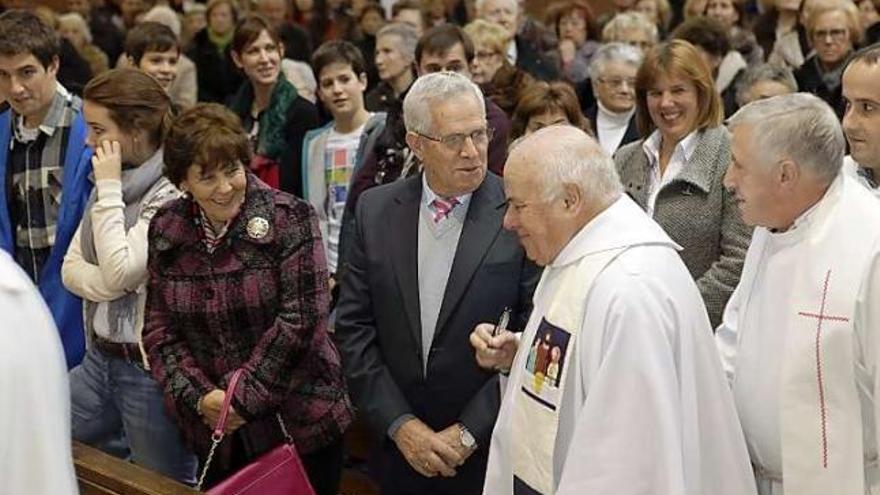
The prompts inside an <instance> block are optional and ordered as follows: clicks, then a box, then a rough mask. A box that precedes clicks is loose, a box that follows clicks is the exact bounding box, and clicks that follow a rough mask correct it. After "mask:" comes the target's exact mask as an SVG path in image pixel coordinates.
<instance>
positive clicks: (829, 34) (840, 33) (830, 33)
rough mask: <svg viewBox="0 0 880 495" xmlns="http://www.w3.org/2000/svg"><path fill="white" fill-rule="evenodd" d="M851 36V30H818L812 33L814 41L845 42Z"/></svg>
mask: <svg viewBox="0 0 880 495" xmlns="http://www.w3.org/2000/svg"><path fill="white" fill-rule="evenodd" d="M847 36H849V28H837V29H818V30H815V31H813V32H812V33H810V37H811V38H813V40H814V41H825V40H827V39H831V41H844V40H845V39H846V38H847Z"/></svg>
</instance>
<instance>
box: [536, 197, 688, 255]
mask: <svg viewBox="0 0 880 495" xmlns="http://www.w3.org/2000/svg"><path fill="white" fill-rule="evenodd" d="M639 244H664V245H667V246H669V247H672V248H673V249H676V250H680V249H681V248H680V247H679V246H678V245H677V244H676V243H675V242H674V241H673V240H672V239H670V238H669V235H668V234H666V232H664V231H663V229H662V228H661V227H660V226H659V225H657V223H656V222H654V221H653V220H651V219H650V218H649V217H648V215H647V214H645V212H644V210H642V209H641V208H640V207H639V205H637V204H636V203H635V201H633V200H632V199H630V197H629V196H627V195H626V194H621V196H620V197H619V198H617V200H616V201H615V202H614V203H612V204H611V206H609V207H608V208H605V210H603V211H602V212H601V213H599V214H598V215H596V216H595V217H593V219H592V220H590V221H589V222H588V223H587V224H586V225H584V226H583V227H581V230H579V231H578V232H577V234H575V235H574V237H572V238H571V240H569V241H568V244H566V245H565V247H564V248H562V251H560V252H559V254H557V255H556V258H554V259H553V261H552V262H550V265H549V266H550V267H552V268H558V267H562V266H565V265H568V264H570V263H574V262H576V261H577V260H579V259H581V258H583V257H584V256H587V255H590V254H594V253H598V252H600V251H607V250H609V249H617V248H621V247H628V246H635V245H639Z"/></svg>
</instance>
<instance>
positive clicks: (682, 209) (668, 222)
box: [614, 126, 752, 328]
mask: <svg viewBox="0 0 880 495" xmlns="http://www.w3.org/2000/svg"><path fill="white" fill-rule="evenodd" d="M697 139H698V141H697V143H696V146H695V148H694V152H693V155H691V158H690V160H688V162H687V163H685V164H684V166H683V167H682V169H681V171H680V172H679V174H678V176H677V177H676V179H675V180H673V181H672V182H671V183H669V184H667V185H666V186H664V187H663V189H661V190H660V193H659V194H658V195H657V201H656V204H655V207H654V220H655V221H656V222H657V223H659V224H660V226H661V227H663V230H665V231H666V233H667V234H669V237H671V238H672V240H673V241H675V242H676V243H677V244H678V245H680V246H681V247H682V250H681V251H680V254H681V259H682V260H683V261H684V264H685V265H686V266H687V268H688V271H690V272H691V275H692V276H693V277H694V279H695V280H696V281H697V287H698V288H699V289H700V294H701V295H702V296H703V301H704V302H705V303H706V310H707V311H708V312H709V320H710V321H711V322H712V326H713V328H716V327H717V326H718V325H719V324H720V323H721V314H722V312H723V311H724V306H725V305H726V304H727V300H728V299H730V295H731V294H732V293H733V289H734V288H735V287H736V285H737V283H739V277H740V273H741V272H742V267H743V261H744V260H745V255H746V250H747V249H748V247H749V242H750V241H751V238H752V229H751V228H750V227H747V226H746V225H745V224H744V223H743V221H742V218H741V217H740V213H739V209H738V208H737V206H736V200H735V198H734V197H733V194H731V193H730V192H729V191H728V190H727V188H725V187H724V185H723V184H722V182H721V181H722V179H723V178H724V174H725V172H726V171H727V166H728V164H729V163H730V133H729V132H728V131H727V129H726V128H724V127H723V126H719V127H714V128H710V129H706V130H704V131H700V134H699V135H698V137H697ZM642 143H643V141H635V142H632V143H630V144H628V145H626V146H624V147H622V148H620V149H619V150H618V151H617V153H615V155H614V162H615V164H616V165H617V172H618V173H619V174H620V181H621V182H622V183H623V187H624V190H625V191H626V193H627V194H629V195H630V196H631V197H632V198H633V199H634V200H635V201H636V202H637V203H638V204H639V206H641V207H642V208H646V207H647V204H648V187H649V179H648V177H649V173H650V169H649V165H648V158H647V157H646V156H645V152H644V150H643V149H642Z"/></svg>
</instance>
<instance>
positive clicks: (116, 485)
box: [73, 421, 379, 495]
mask: <svg viewBox="0 0 880 495" xmlns="http://www.w3.org/2000/svg"><path fill="white" fill-rule="evenodd" d="M371 442H372V439H371V438H370V436H369V433H368V432H367V431H366V429H365V428H364V425H363V424H362V423H361V422H359V421H356V422H355V424H353V425H352V426H351V427H350V428H349V429H348V432H347V433H346V435H345V445H346V450H347V451H348V462H347V463H346V466H345V470H344V471H343V473H342V482H341V483H340V487H339V493H340V494H341V495H378V494H379V489H378V487H377V486H376V484H375V483H374V482H373V481H372V480H371V479H370V477H369V476H368V475H367V473H366V463H367V459H368V456H369V451H370V444H371ZM73 464H74V467H75V468H76V478H77V481H78V482H79V489H80V494H81V495H198V494H199V493H200V492H198V491H197V490H195V489H193V488H190V487H188V486H186V485H183V484H180V483H178V482H176V481H174V480H172V479H170V478H166V477H164V476H162V475H160V474H157V473H154V472H153V471H150V470H148V469H144V468H142V467H140V466H136V465H134V464H132V463H130V462H127V461H124V460H122V459H118V458H116V457H113V456H111V455H109V454H105V453H104V452H101V451H100V450H98V449H95V448H93V447H89V446H88V445H85V444H82V443H79V442H73Z"/></svg>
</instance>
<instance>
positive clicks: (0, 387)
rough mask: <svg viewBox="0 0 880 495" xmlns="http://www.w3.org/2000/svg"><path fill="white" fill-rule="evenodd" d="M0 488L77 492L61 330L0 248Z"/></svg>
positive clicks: (32, 494) (43, 494) (51, 494)
mask: <svg viewBox="0 0 880 495" xmlns="http://www.w3.org/2000/svg"><path fill="white" fill-rule="evenodd" d="M0 398H2V399H0V493H3V494H28V495H69V494H75V493H78V491H77V486H76V479H75V476H74V471H73V461H72V459H71V441H70V391H69V390H68V384H67V367H66V365H65V362H64V354H63V352H62V350H61V341H60V340H59V337H58V330H56V328H55V324H54V322H53V320H52V316H51V315H50V314H49V310H48V308H46V305H45V303H44V302H43V299H42V298H41V297H40V294H39V293H38V292H37V290H36V288H35V287H34V284H33V283H32V282H31V281H30V279H29V278H28V277H27V275H25V273H24V272H23V271H21V269H19V267H18V266H17V265H16V264H15V262H14V261H13V260H12V258H10V257H9V255H8V254H7V253H5V252H2V251H0Z"/></svg>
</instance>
